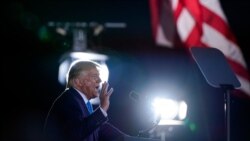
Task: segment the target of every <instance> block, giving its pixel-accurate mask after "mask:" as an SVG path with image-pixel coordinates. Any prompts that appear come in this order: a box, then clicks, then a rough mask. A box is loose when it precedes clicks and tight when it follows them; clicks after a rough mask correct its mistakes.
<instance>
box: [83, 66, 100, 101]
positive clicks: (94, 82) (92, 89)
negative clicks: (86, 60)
mask: <svg viewBox="0 0 250 141" xmlns="http://www.w3.org/2000/svg"><path fill="white" fill-rule="evenodd" d="M100 83H101V78H100V73H99V71H98V70H97V69H96V68H93V69H90V70H89V71H88V73H87V75H86V77H85V85H84V87H85V88H84V90H85V92H84V93H85V94H86V96H87V98H88V99H92V98H96V97H98V96H99V87H100Z"/></svg>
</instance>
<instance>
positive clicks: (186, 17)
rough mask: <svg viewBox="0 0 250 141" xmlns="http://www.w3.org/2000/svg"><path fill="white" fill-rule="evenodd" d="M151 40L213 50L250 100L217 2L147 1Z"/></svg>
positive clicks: (240, 58)
mask: <svg viewBox="0 0 250 141" xmlns="http://www.w3.org/2000/svg"><path fill="white" fill-rule="evenodd" d="M149 2H150V10H151V21H152V29H153V37H154V39H155V42H156V44H157V45H159V46H163V47H169V48H174V47H177V46H182V47H186V48H190V47H193V46H200V47H213V48H217V49H219V50H220V51H222V53H223V54H224V55H225V57H226V59H227V61H228V63H229V64H230V66H231V68H232V69H233V71H234V72H235V74H236V76H237V78H238V80H239V81H240V83H241V87H240V88H239V90H238V92H239V93H240V94H243V95H245V96H247V97H250V77H249V74H248V71H247V65H246V62H245V60H244V57H243V54H242V52H241V49H240V47H239V45H238V43H237V40H236V38H235V36H234V34H233V33H232V32H231V30H230V27H229V23H228V21H227V18H226V16H225V14H224V12H223V9H222V7H221V5H220V2H219V0H149Z"/></svg>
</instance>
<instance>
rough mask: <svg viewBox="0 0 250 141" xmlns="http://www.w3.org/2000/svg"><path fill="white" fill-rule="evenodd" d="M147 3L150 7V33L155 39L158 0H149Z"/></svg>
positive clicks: (157, 22)
mask: <svg viewBox="0 0 250 141" xmlns="http://www.w3.org/2000/svg"><path fill="white" fill-rule="evenodd" d="M149 4H150V9H151V24H152V30H153V31H152V34H153V38H154V39H155V41H156V33H157V28H158V26H159V21H160V20H159V19H160V17H159V15H160V12H159V10H160V9H159V1H158V0H149Z"/></svg>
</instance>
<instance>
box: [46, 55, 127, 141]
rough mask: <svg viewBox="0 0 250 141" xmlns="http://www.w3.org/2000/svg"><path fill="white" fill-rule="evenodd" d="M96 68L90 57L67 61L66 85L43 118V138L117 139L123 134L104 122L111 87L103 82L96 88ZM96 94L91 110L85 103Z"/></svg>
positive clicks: (49, 140) (56, 140) (77, 140)
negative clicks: (68, 63)
mask: <svg viewBox="0 0 250 141" xmlns="http://www.w3.org/2000/svg"><path fill="white" fill-rule="evenodd" d="M99 68H100V66H99V65H98V64H97V63H95V62H92V61H82V60H81V61H79V60H78V61H76V62H74V63H73V65H71V67H70V69H69V73H68V76H67V88H66V90H65V91H64V92H62V94H61V95H60V96H58V97H57V98H56V99H55V101H54V102H53V104H52V106H51V109H50V110H49V112H48V115H47V118H46V122H45V126H44V127H45V128H44V129H45V135H46V138H45V139H46V140H47V141H120V140H122V139H123V137H124V136H127V135H126V134H124V133H123V132H121V131H120V130H119V129H117V128H116V127H114V126H112V125H111V124H110V123H108V116H107V110H108V108H109V104H110V100H109V98H110V96H111V94H112V93H113V88H109V84H108V83H107V82H103V83H102V84H101V85H102V86H101V88H100V83H101V82H102V81H101V79H100V74H99V73H100V72H99ZM100 89H101V91H100V92H99V90H100ZM96 97H99V100H100V105H99V107H97V108H96V109H95V110H94V111H92V109H91V108H92V107H91V105H90V106H87V104H88V102H89V100H91V99H93V98H96ZM88 107H89V108H88Z"/></svg>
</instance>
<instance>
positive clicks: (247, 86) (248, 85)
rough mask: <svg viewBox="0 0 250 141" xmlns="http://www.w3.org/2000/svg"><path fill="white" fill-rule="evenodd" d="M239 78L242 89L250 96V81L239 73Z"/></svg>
mask: <svg viewBox="0 0 250 141" xmlns="http://www.w3.org/2000/svg"><path fill="white" fill-rule="evenodd" d="M237 78H238V80H239V81H240V83H241V87H240V89H241V90H242V91H244V92H245V93H246V94H247V95H249V96H250V82H249V81H247V80H246V79H244V78H243V77H241V76H239V75H237Z"/></svg>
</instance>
